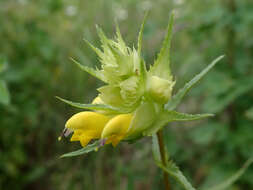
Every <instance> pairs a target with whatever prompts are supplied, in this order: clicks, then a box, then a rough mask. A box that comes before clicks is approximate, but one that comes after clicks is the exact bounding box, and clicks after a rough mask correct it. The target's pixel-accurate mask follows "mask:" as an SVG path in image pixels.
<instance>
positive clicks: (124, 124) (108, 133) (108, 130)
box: [101, 114, 132, 146]
mask: <svg viewBox="0 0 253 190" xmlns="http://www.w3.org/2000/svg"><path fill="white" fill-rule="evenodd" d="M131 120H132V114H120V115H117V116H115V117H113V118H112V119H111V120H110V121H109V122H108V123H107V124H106V126H105V128H104V130H103V132H102V136H101V137H102V138H107V144H108V143H112V144H113V146H116V145H117V144H118V143H119V141H121V140H122V139H123V138H124V137H125V135H126V133H127V131H128V128H129V126H130V123H131Z"/></svg>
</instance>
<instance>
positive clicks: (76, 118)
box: [65, 111, 110, 147]
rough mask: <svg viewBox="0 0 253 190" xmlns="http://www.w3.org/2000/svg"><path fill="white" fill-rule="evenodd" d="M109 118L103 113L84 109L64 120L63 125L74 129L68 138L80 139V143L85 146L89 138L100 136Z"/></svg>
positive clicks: (72, 139)
mask: <svg viewBox="0 0 253 190" xmlns="http://www.w3.org/2000/svg"><path fill="white" fill-rule="evenodd" d="M109 120H110V118H109V117H107V116H104V115H103V114H100V113H96V112H88V111H85V112H80V113H77V114H75V115H73V116H72V117H71V118H70V119H69V120H68V121H67V122H66V125H65V127H66V128H67V129H70V130H73V131H74V134H73V135H72V137H71V139H70V140H71V141H80V143H81V145H82V146H83V147H85V146H86V145H87V144H88V143H89V142H90V140H92V139H99V138H100V136H101V133H102V131H103V129H104V127H105V125H106V123H107V122H108V121H109Z"/></svg>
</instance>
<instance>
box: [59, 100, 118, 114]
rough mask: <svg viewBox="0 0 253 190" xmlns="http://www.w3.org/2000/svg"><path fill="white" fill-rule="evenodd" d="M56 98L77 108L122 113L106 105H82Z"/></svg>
mask: <svg viewBox="0 0 253 190" xmlns="http://www.w3.org/2000/svg"><path fill="white" fill-rule="evenodd" d="M56 98H57V99H59V100H61V101H63V102H65V103H67V104H69V105H71V106H73V107H76V108H81V109H89V110H105V111H110V112H115V113H120V112H119V110H118V109H117V108H114V107H112V106H108V105H104V104H81V103H76V102H72V101H69V100H65V99H63V98H60V97H58V96H56Z"/></svg>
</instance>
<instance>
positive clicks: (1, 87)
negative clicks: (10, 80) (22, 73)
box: [0, 80, 10, 105]
mask: <svg viewBox="0 0 253 190" xmlns="http://www.w3.org/2000/svg"><path fill="white" fill-rule="evenodd" d="M0 103H2V104H4V105H7V104H9V103H10V94H9V91H8V88H7V85H6V83H5V81H3V80H0Z"/></svg>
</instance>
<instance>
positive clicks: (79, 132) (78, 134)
mask: <svg viewBox="0 0 253 190" xmlns="http://www.w3.org/2000/svg"><path fill="white" fill-rule="evenodd" d="M82 134H83V130H75V131H74V133H73V135H72V137H71V139H70V141H79V140H80V137H81V135H82Z"/></svg>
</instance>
